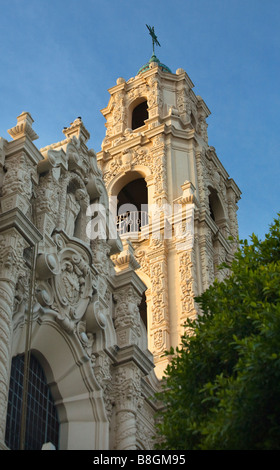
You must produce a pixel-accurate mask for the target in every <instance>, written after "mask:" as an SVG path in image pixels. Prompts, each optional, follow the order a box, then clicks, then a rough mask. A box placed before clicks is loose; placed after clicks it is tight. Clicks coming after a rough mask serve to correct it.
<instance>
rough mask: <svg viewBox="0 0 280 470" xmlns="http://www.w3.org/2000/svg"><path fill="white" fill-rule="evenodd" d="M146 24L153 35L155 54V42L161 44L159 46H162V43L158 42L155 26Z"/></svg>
mask: <svg viewBox="0 0 280 470" xmlns="http://www.w3.org/2000/svg"><path fill="white" fill-rule="evenodd" d="M146 26H147V28H148V30H149V33H150V35H151V37H152V41H153V54H154V53H155V44H156V45H157V46H159V47H161V46H160V43H159V42H158V39H157V36H156V35H155V28H154V26H149V25H147V24H146Z"/></svg>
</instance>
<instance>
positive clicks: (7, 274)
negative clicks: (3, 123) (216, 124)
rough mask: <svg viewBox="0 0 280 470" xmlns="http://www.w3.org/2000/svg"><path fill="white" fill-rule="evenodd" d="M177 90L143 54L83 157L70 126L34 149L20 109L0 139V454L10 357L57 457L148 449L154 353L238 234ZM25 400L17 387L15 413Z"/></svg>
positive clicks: (200, 120)
mask: <svg viewBox="0 0 280 470" xmlns="http://www.w3.org/2000/svg"><path fill="white" fill-rule="evenodd" d="M192 88H193V84H192V82H191V80H190V78H189V77H188V75H187V74H186V72H185V71H184V70H182V69H178V70H177V72H176V74H173V73H171V72H170V70H169V69H168V68H167V67H165V66H164V65H163V64H160V63H159V61H158V60H157V59H156V58H155V56H153V57H152V59H151V61H150V62H149V63H148V64H146V66H144V67H143V68H142V69H141V70H140V72H139V73H138V75H136V77H134V78H131V79H130V80H128V81H125V80H124V79H122V78H121V79H118V80H117V85H116V86H115V87H113V88H111V89H110V90H109V92H110V95H111V96H110V100H109V104H108V106H107V107H106V108H105V109H104V110H103V111H102V112H103V115H104V116H105V118H106V136H105V139H104V141H103V144H102V151H101V152H99V153H98V154H97V155H96V154H95V152H94V151H93V150H91V149H88V147H87V141H88V139H89V133H88V131H87V130H86V128H85V127H84V124H83V122H82V120H81V119H80V118H77V119H76V120H75V121H74V122H73V123H71V125H70V126H69V127H68V128H64V130H63V133H64V135H65V139H64V140H62V141H61V142H58V143H56V144H52V145H50V146H48V147H45V148H43V149H40V150H39V149H38V148H37V147H36V146H35V145H34V143H33V141H34V140H35V139H36V138H37V135H36V133H35V131H34V130H33V127H32V126H33V119H32V118H31V116H30V114H29V113H27V112H23V113H22V114H21V115H20V116H18V121H17V124H16V126H15V127H13V128H12V129H10V130H9V131H8V132H9V134H10V136H11V137H12V140H11V141H8V140H6V139H4V138H1V139H0V163H1V165H0V188H1V193H0V204H1V210H0V260H1V267H0V269H1V275H0V352H1V354H0V448H3V449H5V448H11V444H10V441H9V437H8V431H7V429H8V428H9V427H10V426H11V422H13V423H15V418H14V415H16V413H21V411H19V412H18V410H16V407H15V405H14V404H13V393H14V392H12V385H11V384H12V381H10V377H12V376H13V374H14V372H13V371H14V369H13V368H14V360H15V359H16V358H17V357H18V356H19V355H22V354H25V356H24V357H25V370H24V373H23V378H26V376H28V373H30V362H29V360H28V358H29V357H30V354H32V356H34V357H35V358H36V360H38V362H39V363H40V365H41V366H42V369H43V372H44V374H45V379H46V387H47V389H48V390H49V392H50V395H51V397H52V400H53V404H54V407H55V408H56V411H57V416H58V418H57V419H58V422H59V448H60V449H111V450H113V449H116V450H124V449H152V447H153V443H152V442H153V441H152V436H153V429H154V414H155V411H156V409H157V405H156V402H155V400H154V399H153V398H152V397H153V396H154V393H155V391H157V389H158V386H159V380H158V379H160V378H161V375H162V372H163V370H164V368H165V366H166V359H165V358H164V359H163V357H162V356H163V353H164V351H165V350H166V349H168V348H169V347H170V346H174V347H176V346H177V345H178V344H179V342H180V337H181V335H182V333H183V330H184V326H183V324H184V322H185V320H186V318H187V317H189V316H191V317H193V316H195V315H197V314H198V313H199V312H198V309H197V306H196V305H195V301H194V297H195V296H196V295H198V294H200V293H201V292H202V291H203V290H204V289H206V288H207V287H208V286H209V284H210V283H211V282H213V279H214V277H215V276H220V272H219V271H218V269H217V266H218V265H219V264H220V263H221V262H222V261H229V262H230V260H231V257H232V254H233V251H234V249H235V244H234V242H232V243H231V242H229V241H228V236H229V235H232V237H233V239H234V238H236V236H237V233H238V227H237V218H236V210H237V205H236V204H237V201H238V199H239V197H240V191H239V189H238V187H237V186H236V184H235V183H234V181H233V180H232V179H230V178H229V177H228V174H227V172H226V170H225V169H224V167H223V166H222V164H221V162H220V160H219V159H218V157H217V155H216V152H215V149H214V148H213V147H210V146H209V145H208V139H207V124H206V118H207V116H208V115H209V113H210V112H209V110H208V108H207V106H206V104H205V103H204V101H203V100H202V99H201V98H200V97H199V96H196V95H195V94H194V93H193V90H192ZM100 208H101V213H100ZM133 208H134V209H133ZM115 216H116V218H115ZM116 227H117V230H118V234H117V232H116ZM97 234H98V236H97ZM100 235H102V236H100ZM9 391H10V393H9ZM24 392H25V395H24ZM49 392H48V393H49ZM28 393H29V391H28V390H27V389H26V388H24V384H23V396H22V397H20V398H21V400H22V402H23V408H22V409H21V410H24V409H25V410H26V408H28V405H26V403H25V402H24V396H25V397H26V396H27V395H28ZM24 403H25V404H24ZM13 407H14V408H13ZM27 411H28V410H27ZM13 413H14V414H13ZM12 420H14V421H12ZM25 423H27V424H24V425H22V424H21V427H20V428H19V430H18V434H19V440H18V443H17V445H18V446H19V447H20V445H22V443H21V442H22V439H24V437H25V435H26V434H29V433H32V429H31V428H30V425H29V424H28V416H27V419H26V421H25ZM13 425H15V424H13ZM23 431H24V432H23ZM50 440H51V439H50ZM42 444H43V443H42V442H41V443H38V444H37V445H42Z"/></svg>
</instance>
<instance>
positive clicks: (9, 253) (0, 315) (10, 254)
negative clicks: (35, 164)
mask: <svg viewBox="0 0 280 470" xmlns="http://www.w3.org/2000/svg"><path fill="white" fill-rule="evenodd" d="M0 227H1V230H0V265H1V272H0V448H1V447H2V448H5V444H4V440H5V427H6V414H7V405H8V395H9V382H10V364H11V347H12V327H13V307H14V298H15V293H16V285H17V280H18V275H19V271H20V268H21V266H22V265H23V263H24V260H23V251H24V249H25V248H26V247H28V246H30V245H31V246H32V245H34V244H35V243H37V242H38V241H39V240H40V239H41V235H40V234H39V232H38V231H37V229H36V228H35V227H34V226H32V224H31V223H29V221H28V219H26V217H25V216H24V215H23V214H22V212H21V211H20V210H18V209H13V210H11V211H8V212H5V213H4V214H1V215H0Z"/></svg>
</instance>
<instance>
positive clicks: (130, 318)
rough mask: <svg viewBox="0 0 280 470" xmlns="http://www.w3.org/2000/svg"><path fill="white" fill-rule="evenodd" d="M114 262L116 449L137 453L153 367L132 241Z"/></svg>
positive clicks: (140, 284) (126, 244)
mask: <svg viewBox="0 0 280 470" xmlns="http://www.w3.org/2000/svg"><path fill="white" fill-rule="evenodd" d="M123 245H124V250H123V251H122V253H120V255H119V256H118V257H117V258H116V259H115V260H114V263H115V266H116V270H117V275H116V279H115V290H114V299H115V301H116V307H115V319H114V325H115V329H116V336H117V350H118V352H117V356H116V361H117V362H116V365H115V372H114V378H115V381H114V392H113V394H114V399H115V400H114V404H115V422H116V438H115V449H117V450H135V449H136V441H137V409H138V404H139V401H140V400H141V377H142V375H145V374H146V373H148V372H149V371H150V370H151V369H152V368H153V364H152V362H151V361H150V358H149V357H148V353H147V351H143V350H142V349H141V348H140V346H141V344H140V343H141V328H140V313H139V308H138V307H139V304H140V301H141V295H142V292H143V291H144V289H145V286H144V284H143V283H142V281H141V280H140V278H139V277H138V276H137V275H136V274H135V272H134V269H135V268H136V267H139V265H138V263H137V262H136V260H135V258H134V255H133V248H132V245H131V243H130V242H129V241H127V242H125V241H124V242H123Z"/></svg>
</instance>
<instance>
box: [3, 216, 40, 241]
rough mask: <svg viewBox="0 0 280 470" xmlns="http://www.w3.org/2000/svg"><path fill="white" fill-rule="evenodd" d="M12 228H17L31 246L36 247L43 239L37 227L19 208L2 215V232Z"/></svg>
mask: <svg viewBox="0 0 280 470" xmlns="http://www.w3.org/2000/svg"><path fill="white" fill-rule="evenodd" d="M11 228H15V229H16V230H17V231H18V232H19V233H20V235H21V236H22V237H23V238H24V239H25V240H26V241H27V243H28V244H29V245H30V246H34V245H35V244H36V243H38V242H39V241H40V240H42V238H43V236H42V234H41V233H40V232H39V230H38V229H37V228H36V227H35V225H33V224H32V222H30V220H29V219H28V218H27V217H26V216H25V215H24V214H23V213H22V212H21V210H20V209H17V208H15V209H11V210H10V211H7V212H4V213H3V214H0V232H6V231H8V230H10V229H11Z"/></svg>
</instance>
